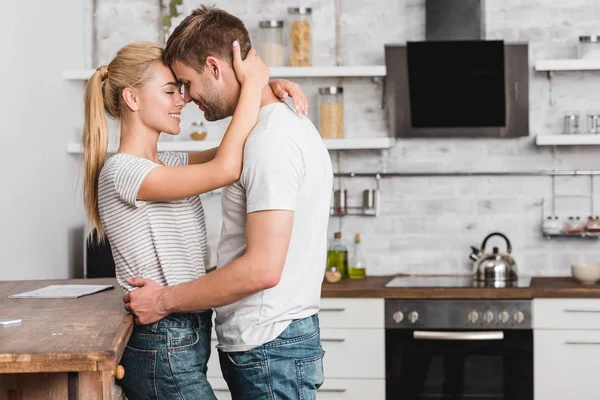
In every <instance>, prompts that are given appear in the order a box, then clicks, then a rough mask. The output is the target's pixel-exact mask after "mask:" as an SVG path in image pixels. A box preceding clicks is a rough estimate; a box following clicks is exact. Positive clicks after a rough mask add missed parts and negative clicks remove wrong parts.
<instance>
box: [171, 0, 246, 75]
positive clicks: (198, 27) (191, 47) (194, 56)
mask: <svg viewBox="0 0 600 400" xmlns="http://www.w3.org/2000/svg"><path fill="white" fill-rule="evenodd" d="M235 40H237V41H238V42H239V43H240V50H241V54H242V59H244V58H246V55H247V54H248V51H250V48H251V47H252V44H251V43H250V36H249V35H248V30H247V29H246V27H245V26H244V23H243V22H242V20H240V19H239V18H237V17H235V16H233V15H231V14H229V13H228V12H227V11H224V10H221V9H218V8H216V7H207V6H202V7H200V8H198V9H196V10H194V11H193V12H192V14H191V15H189V16H187V17H186V18H185V19H184V20H183V21H182V22H181V23H180V24H179V26H177V28H175V30H174V31H173V33H172V34H171V36H170V37H169V40H168V41H167V45H166V48H165V52H164V55H163V61H164V63H165V64H166V65H169V66H170V65H173V63H174V62H175V61H180V62H183V63H184V64H186V65H188V66H190V67H192V68H194V69H195V70H196V71H198V72H199V73H202V71H203V70H204V65H205V63H206V58H207V57H209V56H214V57H218V58H220V59H223V60H226V61H228V62H229V63H230V65H232V66H233V50H232V44H233V42H234V41H235Z"/></svg>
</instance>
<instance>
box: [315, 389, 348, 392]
mask: <svg viewBox="0 0 600 400" xmlns="http://www.w3.org/2000/svg"><path fill="white" fill-rule="evenodd" d="M318 391H319V392H323V393H346V389H319V390H318Z"/></svg>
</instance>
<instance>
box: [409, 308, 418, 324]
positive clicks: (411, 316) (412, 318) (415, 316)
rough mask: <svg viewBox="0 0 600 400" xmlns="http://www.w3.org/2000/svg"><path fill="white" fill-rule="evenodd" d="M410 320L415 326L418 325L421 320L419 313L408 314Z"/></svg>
mask: <svg viewBox="0 0 600 400" xmlns="http://www.w3.org/2000/svg"><path fill="white" fill-rule="evenodd" d="M408 320H409V321H410V322H411V323H413V324H414V323H416V322H417V321H418V320H419V313H418V312H416V311H413V312H411V313H410V314H408Z"/></svg>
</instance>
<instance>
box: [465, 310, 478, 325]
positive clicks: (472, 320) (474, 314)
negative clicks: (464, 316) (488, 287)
mask: <svg viewBox="0 0 600 400" xmlns="http://www.w3.org/2000/svg"><path fill="white" fill-rule="evenodd" d="M468 318H469V322H470V323H472V324H474V323H476V322H477V321H478V320H479V313H478V312H477V311H471V312H470V313H469V316H468Z"/></svg>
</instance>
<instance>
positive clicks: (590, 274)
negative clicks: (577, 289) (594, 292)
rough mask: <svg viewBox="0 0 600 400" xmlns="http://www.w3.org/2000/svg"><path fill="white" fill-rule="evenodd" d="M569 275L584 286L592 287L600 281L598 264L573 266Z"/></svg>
mask: <svg viewBox="0 0 600 400" xmlns="http://www.w3.org/2000/svg"><path fill="white" fill-rule="evenodd" d="M571 275H573V278H575V279H577V280H578V281H579V282H581V283H582V284H584V285H593V284H594V283H596V282H598V281H599V280H600V264H573V265H571Z"/></svg>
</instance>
